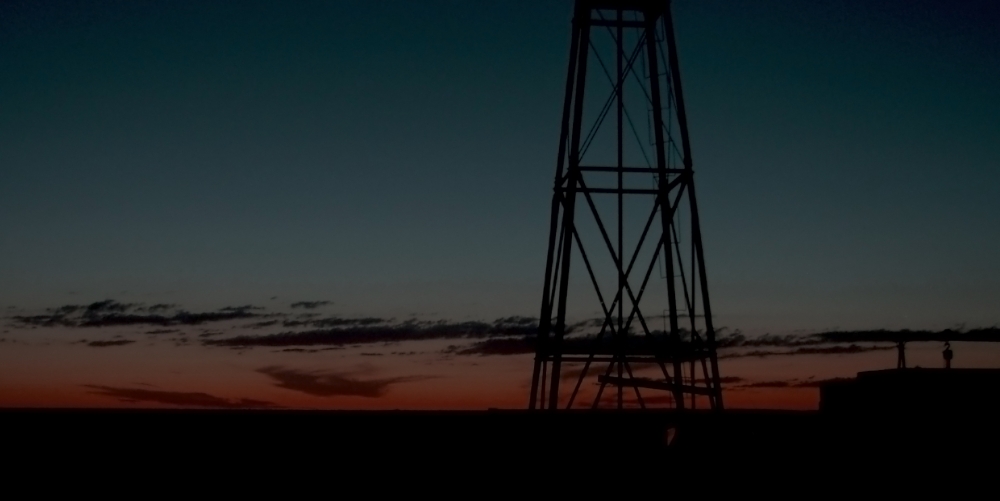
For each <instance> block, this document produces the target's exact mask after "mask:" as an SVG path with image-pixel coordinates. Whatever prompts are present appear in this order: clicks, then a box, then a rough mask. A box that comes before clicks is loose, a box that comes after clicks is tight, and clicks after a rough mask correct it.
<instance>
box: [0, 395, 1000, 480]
mask: <svg viewBox="0 0 1000 501" xmlns="http://www.w3.org/2000/svg"><path fill="white" fill-rule="evenodd" d="M0 422H2V423H3V425H4V426H3V430H4V433H5V439H4V444H3V452H4V456H5V457H7V458H15V459H16V460H15V461H14V463H13V464H15V465H16V467H21V468H26V469H33V468H38V467H42V466H44V468H45V469H47V470H51V471H54V472H55V471H63V470H72V471H89V469H90V468H95V469H97V470H100V471H101V472H103V474H112V473H114V474H124V473H123V472H132V473H131V474H138V475H140V476H142V475H148V476H151V477H150V478H158V477H157V476H159V475H165V474H168V473H169V472H174V473H170V474H171V475H172V474H180V473H181V472H188V473H196V472H202V473H205V472H213V475H214V476H215V477H214V478H219V477H220V476H221V477H224V478H229V476H231V475H238V476H239V478H241V479H243V480H244V481H245V480H248V479H255V478H258V476H259V475H263V476H266V477H268V478H286V477H287V478H291V477H295V478H299V477H309V478H315V475H322V476H328V475H331V474H333V473H334V472H335V473H336V475H338V476H339V477H340V478H349V477H350V476H351V475H353V474H355V472H356V473H357V474H372V473H373V472H379V474H385V475H390V474H394V473H430V474H434V475H441V474H450V473H447V472H455V471H475V472H478V475H479V477H480V478H484V476H485V477H489V478H493V477H492V476H491V475H494V474H497V475H499V473H500V472H503V474H502V475H499V476H496V479H497V480H498V481H499V479H501V478H503V479H506V480H503V482H509V481H515V480H518V479H519V480H524V479H526V478H533V477H534V478H536V479H537V478H541V477H538V476H539V475H542V474H543V472H545V471H575V472H577V473H576V475H579V474H580V472H590V473H587V474H585V475H584V476H583V477H579V476H577V477H574V478H577V481H584V480H585V479H586V478H587V477H588V475H591V474H597V475H599V476H603V475H607V474H610V473H611V472H614V471H623V472H628V474H632V475H645V474H646V473H649V472H657V475H665V474H667V472H670V473H669V474H671V475H688V476H711V477H718V478H719V479H722V478H729V479H732V478H734V477H733V476H734V475H740V476H743V475H748V476H752V475H759V474H767V475H779V476H789V475H791V476H792V477H793V478H795V479H797V480H804V479H814V480H819V481H823V482H827V481H832V479H836V482H839V483H843V482H854V481H861V480H862V479H866V478H867V479H868V480H872V479H876V480H877V479H881V481H883V482H884V481H886V480H887V479H891V478H894V476H895V477H898V476H899V475H904V477H902V478H921V477H920V476H921V475H924V474H928V475H941V474H942V472H945V471H949V472H951V471H960V472H971V471H975V470H978V469H980V468H985V469H993V468H994V467H996V466H997V460H996V459H995V457H996V456H997V452H998V451H1000V448H998V445H1000V434H998V432H997V421H996V420H995V415H992V413H988V414H979V413H977V414H967V415H953V414H947V413H918V414H908V415H900V414H896V415H891V414H867V415H866V414H858V413H855V414H841V415H830V414H821V413H817V412H778V411H756V412H755V411H726V412H725V413H722V414H712V413H705V412H697V413H695V412H688V413H686V414H684V415H678V414H675V413H670V412H655V411H645V412H638V411H637V412H631V411H626V412H613V411H611V412H574V413H563V414H551V413H542V412H538V413H529V412H524V411H484V412H403V411H400V412H320V411H205V410H189V411H162V410H157V411H142V410H3V411H0ZM644 472H645V473H644ZM545 478H548V477H545ZM692 478H693V477H692ZM927 478H932V477H927ZM720 481H721V480H720Z"/></svg>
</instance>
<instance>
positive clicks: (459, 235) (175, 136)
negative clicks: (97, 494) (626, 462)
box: [0, 0, 1000, 409]
mask: <svg viewBox="0 0 1000 501" xmlns="http://www.w3.org/2000/svg"><path fill="white" fill-rule="evenodd" d="M673 12H674V17H675V25H676V30H677V42H678V47H679V52H680V66H681V71H682V75H683V81H684V86H685V88H684V91H685V98H686V104H687V109H688V115H689V122H690V127H691V139H692V150H693V157H694V158H695V165H694V168H695V171H696V172H697V173H698V183H699V184H698V189H699V192H698V202H699V206H700V210H701V220H702V221H701V223H702V231H703V233H704V241H705V243H704V245H705V253H706V263H707V267H708V276H709V281H710V285H711V291H712V294H713V310H714V313H715V324H716V325H717V326H721V327H722V328H723V329H721V334H722V338H723V339H728V340H729V341H728V342H729V343H730V344H729V345H726V346H725V347H723V348H722V349H720V351H719V354H720V357H721V362H720V363H721V374H722V376H723V383H724V388H725V390H726V392H725V399H726V403H727V405H728V406H731V407H780V408H801V409H807V408H815V406H816V403H817V398H818V393H817V390H816V386H815V385H816V382H817V381H821V380H824V379H830V378H836V377H847V376H853V375H854V374H855V373H856V372H858V371H860V370H870V369H880V368H889V367H894V366H895V357H896V354H895V351H894V350H893V349H892V345H891V344H888V343H884V342H876V341H871V340H867V341H866V340H864V339H862V340H860V341H857V342H833V341H829V339H828V338H823V337H817V336H815V335H816V334H821V333H829V332H837V331H852V330H879V329H890V330H897V329H913V330H927V331H939V330H942V329H956V330H970V329H977V328H988V327H992V326H996V325H997V324H998V323H1000V306H998V305H1000V260H998V259H997V249H1000V231H998V228H1000V225H998V222H1000V85H997V82H1000V65H998V64H997V61H1000V36H998V35H997V26H1000V4H997V3H996V2H992V1H989V0H982V1H974V0H968V1H963V2H948V1H944V0H913V1H901V0H898V1H890V0H874V1H870V2H855V1H848V0H839V1H835V0H823V1H814V2H801V1H797V0H780V1H779V0H767V1H723V0H697V1H696V0H675V1H674V3H673ZM571 14H572V2H571V1H568V0H561V1H551V2H525V1H518V2H514V1H506V2H445V1H426V2H403V1H383V2H365V1H346V0H345V1H337V2H327V1H303V2H294V3H290V2H277V1H263V0H261V1H219V2H202V1H171V2H168V1H153V0H150V1H129V2H125V1H114V2H71V1H46V2H37V1H27V0H13V1H7V2H2V3H0V316H2V319H0V322H2V326H0V406H4V407H34V406H42V407H62V406H86V407H105V406H154V407H155V406H167V407H172V406H197V407H222V408H228V407H232V408H239V407H289V408H365V409H371V408H376V409H395V408H420V409H427V408H488V407H511V408H521V407H524V406H525V405H526V403H527V396H528V389H527V385H528V383H529V380H530V377H531V355H530V349H529V348H530V347H529V348H526V347H525V346H526V345H524V344H523V343H522V344H520V345H518V344H517V343H518V342H520V341H523V339H524V337H525V336H526V335H530V334H531V333H533V332H534V330H533V329H534V326H535V325H536V322H537V316H538V312H539V304H540V301H541V287H542V279H543V273H544V265H545V251H546V243H547V235H548V215H549V204H550V202H551V198H550V197H551V193H552V191H551V190H552V173H553V171H554V162H555V158H556V147H557V141H558V135H559V119H560V112H561V106H562V97H563V96H562V94H563V91H564V81H565V78H566V74H565V72H566V62H567V57H568V51H569V47H568V45H569V39H570V17H571ZM579 284H580V286H581V287H585V286H587V284H585V283H583V282H582V281H580V282H579ZM597 312H598V305H597V304H596V303H593V302H590V303H586V302H579V303H576V304H574V305H573V307H572V308H571V311H570V312H569V316H570V317H571V319H572V321H573V322H578V323H581V325H582V324H583V323H585V322H587V321H590V320H592V319H593V318H595V317H596V316H597ZM738 335H741V336H742V337H737V336H738ZM754 339H759V340H761V339H762V340H763V341H760V342H757V343H756V344H755V343H754V341H753V340H754ZM505 340H506V341H505ZM507 341H510V342H509V343H507V344H504V343H506V342H507ZM501 346H507V347H508V348H509V349H500V348H499V347H501ZM953 346H954V349H955V354H956V355H955V366H957V367H1000V345H997V344H995V343H972V342H956V343H953ZM940 352H941V345H940V343H919V344H914V345H912V347H911V349H910V351H909V352H908V358H909V362H910V365H922V366H925V367H938V366H940V365H941V355H940Z"/></svg>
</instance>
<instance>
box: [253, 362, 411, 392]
mask: <svg viewBox="0 0 1000 501" xmlns="http://www.w3.org/2000/svg"><path fill="white" fill-rule="evenodd" d="M257 372H259V373H261V374H264V375H267V376H269V377H270V378H271V379H273V380H274V385H275V386H277V387H278V388H284V389H287V390H292V391H297V392H300V393H305V394H307V395H312V396H315V397H339V396H347V397H365V398H381V397H383V396H385V394H386V392H387V391H388V389H389V387H390V386H392V385H395V384H399V383H410V382H415V381H423V380H426V379H430V377H428V376H400V377H391V378H382V379H359V378H357V377H355V376H354V374H356V373H352V372H308V371H300V370H296V369H289V368H285V367H280V366H270V367H263V368H261V369H258V370H257Z"/></svg>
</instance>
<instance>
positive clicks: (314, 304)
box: [292, 301, 333, 310]
mask: <svg viewBox="0 0 1000 501" xmlns="http://www.w3.org/2000/svg"><path fill="white" fill-rule="evenodd" d="M331 304H333V302H332V301H298V302H295V303H292V308H293V309H294V308H304V309H307V310H315V309H316V308H321V307H323V306H327V305H331Z"/></svg>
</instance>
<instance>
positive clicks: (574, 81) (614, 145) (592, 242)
mask: <svg viewBox="0 0 1000 501" xmlns="http://www.w3.org/2000/svg"><path fill="white" fill-rule="evenodd" d="M595 63H596V64H595ZM599 85H604V86H605V88H606V89H608V90H609V92H607V93H606V94H605V93H603V92H597V93H595V92H594V89H595V86H599ZM585 88H586V89H587V91H588V93H585V92H584V89H585ZM593 96H596V97H597V98H598V99H599V100H598V101H593V99H592V97H593ZM591 101H593V102H591ZM592 105H600V107H596V106H592ZM591 108H594V109H596V114H594V109H591ZM585 109H587V110H589V111H590V113H591V115H592V116H585ZM609 116H610V119H609ZM606 122H610V124H608V123H606ZM585 123H586V124H587V127H588V130H587V131H586V134H584V132H585V131H584V125H585ZM605 125H607V126H606V127H602V126H605ZM581 206H582V207H581ZM580 209H582V210H580ZM578 210H579V212H583V213H584V214H583V215H585V214H586V213H588V212H589V213H590V215H592V216H593V218H592V220H591V218H590V217H580V215H578V214H577V212H578ZM626 212H627V213H628V214H629V215H631V216H634V222H635V223H636V224H635V226H634V229H633V228H627V225H629V224H630V223H632V222H633V220H631V219H628V218H625V215H626ZM609 213H610V214H613V215H616V216H617V220H613V219H610V218H607V217H603V216H602V214H604V215H605V216H606V215H608V214H609ZM583 220H587V221H588V222H589V223H590V227H591V228H592V229H591V230H590V231H591V232H590V233H587V231H586V228H585V225H582V223H583V222H584V221H583ZM593 223H596V225H595V224H593ZM606 223H607V224H606ZM640 223H641V226H640ZM640 228H641V229H640ZM616 230H617V231H616ZM627 230H632V231H629V233H630V234H629V235H628V239H629V241H630V242H634V245H630V246H629V247H626V246H625V245H624V243H625V240H626V235H625V233H626V231H627ZM632 233H634V235H633V234H632ZM615 240H617V241H615ZM585 244H586V245H585ZM594 246H596V247H598V248H603V251H602V252H600V253H599V254H602V255H603V252H605V251H606V252H607V253H608V254H609V255H610V259H607V261H608V262H607V266H605V267H603V268H602V267H601V266H600V264H599V263H598V262H596V261H594V260H593V258H594V257H595V256H596V254H588V253H587V251H586V249H587V248H591V247H594ZM574 255H578V256H579V258H580V259H582V264H583V266H584V268H585V269H586V272H587V274H586V278H584V279H583V280H584V281H588V282H590V283H591V284H592V285H593V289H594V291H595V292H596V298H597V303H599V304H600V307H601V309H600V310H599V311H598V312H597V314H598V315H600V317H601V318H599V319H597V320H596V321H591V322H578V323H575V324H571V325H567V320H566V316H567V304H568V303H569V302H570V301H568V297H569V296H570V295H575V294H573V292H572V291H571V287H570V280H569V279H570V275H571V272H570V262H571V261H572V260H573V257H574ZM577 268H579V265H578V266H577ZM608 270H610V273H607V271H608ZM657 270H659V273H657V274H658V275H659V278H660V279H663V281H664V282H666V284H665V289H666V290H665V295H661V296H660V297H653V298H650V297H649V296H650V294H648V293H649V292H650V290H653V289H654V288H653V287H650V288H649V289H648V290H647V285H650V286H651V284H650V278H651V277H653V275H654V272H656V271H657ZM576 272H579V270H578V269H577V270H576ZM609 277H610V278H609ZM637 278H641V282H639V283H638V287H636V285H637V283H636V282H637ZM602 282H603V283H604V284H605V285H604V287H603V288H602V285H601V284H602ZM654 282H655V281H654ZM609 283H610V284H611V285H609ZM585 288H586V287H585ZM574 290H575V289H574ZM655 294H656V293H653V295H654V296H655ZM644 295H645V296H647V297H646V298H645V301H644ZM654 302H655V303H656V306H654ZM664 302H665V305H664V304H663V303H664ZM640 304H641V305H642V306H643V307H644V308H645V311H646V312H647V315H644V313H643V310H642V309H640ZM595 306H596V305H595ZM654 308H655V309H654ZM649 311H655V312H656V314H655V315H653V316H648V312H649ZM660 313H662V315H660ZM654 318H656V319H659V318H662V319H663V322H662V325H663V327H662V329H659V328H658V326H657V325H656V324H657V323H659V321H658V320H657V321H654ZM598 326H600V328H599V330H598ZM588 328H589V329H590V331H588V330H587V329H588ZM642 374H645V375H642ZM595 376H596V377H595ZM588 381H589V383H590V384H586V385H584V383H585V382H588ZM609 385H610V386H611V387H612V388H613V389H617V407H618V408H623V407H629V406H639V407H643V408H645V407H646V406H647V405H654V404H666V405H672V406H675V407H677V408H678V409H680V408H684V407H695V406H697V405H698V402H699V401H701V402H703V403H702V404H701V405H705V401H707V406H708V407H711V408H713V409H722V388H721V384H720V381H719V369H718V361H717V357H716V350H715V331H714V328H713V325H712V313H711V303H710V302H709V294H708V283H707V277H706V272H705V261H704V253H703V251H702V239H701V230H700V228H699V225H698V208H697V203H696V201H695V190H694V171H693V169H692V162H691V144H690V140H689V138H688V127H687V117H686V114H685V109H684V98H683V93H682V90H681V79H680V72H679V70H678V63H677V47H676V43H675V39H674V29H673V21H672V18H671V14H670V3H669V1H668V0H577V2H576V7H575V11H574V14H573V35H572V42H571V45H570V61H569V72H568V76H567V80H566V96H565V102H564V105H563V113H562V130H561V132H560V137H559V157H558V161H557V167H556V177H555V193H554V196H553V199H552V220H551V227H550V233H549V246H548V259H547V260H546V264H545V286H544V292H543V297H542V310H541V316H540V322H539V333H538V338H537V347H536V354H535V365H534V374H533V376H532V381H531V397H530V404H529V406H530V408H532V409H536V408H549V409H557V408H560V407H565V408H570V407H573V406H574V405H575V404H580V402H581V401H584V400H585V397H586V398H587V399H592V404H590V405H591V406H593V407H598V406H599V405H600V404H602V403H604V404H607V403H609V402H608V401H607V400H609V399H613V398H614V396H615V395H614V393H613V392H605V389H606V388H607V387H608V386H609ZM569 388H572V391H564V390H568V389H569ZM645 390H665V391H666V392H667V393H666V394H661V395H660V396H658V397H650V396H649V395H648V392H647V391H645ZM609 397H610V398H609Z"/></svg>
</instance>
